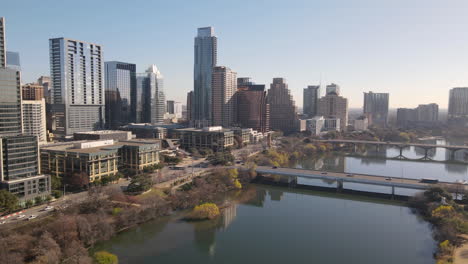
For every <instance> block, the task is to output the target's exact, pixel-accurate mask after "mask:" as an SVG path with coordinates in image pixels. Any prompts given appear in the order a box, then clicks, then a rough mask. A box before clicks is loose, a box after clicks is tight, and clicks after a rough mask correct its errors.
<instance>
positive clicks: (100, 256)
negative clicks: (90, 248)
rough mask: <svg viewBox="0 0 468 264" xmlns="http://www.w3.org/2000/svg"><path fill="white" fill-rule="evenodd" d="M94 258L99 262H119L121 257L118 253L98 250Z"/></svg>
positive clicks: (106, 263)
mask: <svg viewBox="0 0 468 264" xmlns="http://www.w3.org/2000/svg"><path fill="white" fill-rule="evenodd" d="M94 260H95V262H96V263H97V264H118V263H119V259H118V258H117V256H116V255H114V254H112V253H109V252H107V251H98V252H96V253H94Z"/></svg>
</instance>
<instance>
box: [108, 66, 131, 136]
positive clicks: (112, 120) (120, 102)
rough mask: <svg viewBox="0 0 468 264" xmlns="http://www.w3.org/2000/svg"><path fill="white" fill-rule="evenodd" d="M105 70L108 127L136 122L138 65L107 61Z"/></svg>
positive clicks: (113, 127)
mask: <svg viewBox="0 0 468 264" xmlns="http://www.w3.org/2000/svg"><path fill="white" fill-rule="evenodd" d="M104 68H105V80H106V81H105V83H106V88H105V98H106V107H105V110H106V114H105V116H106V127H107V128H109V129H115V128H118V127H119V126H122V125H126V124H128V123H134V122H136V101H137V98H136V93H137V92H136V91H137V90H136V65H135V64H132V63H126V62H120V61H107V62H105V63H104Z"/></svg>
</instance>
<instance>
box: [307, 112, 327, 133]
mask: <svg viewBox="0 0 468 264" xmlns="http://www.w3.org/2000/svg"><path fill="white" fill-rule="evenodd" d="M306 127H307V129H306V130H307V131H309V132H310V133H311V134H312V135H315V136H317V135H320V134H321V133H322V131H323V129H324V127H325V118H323V116H314V117H313V118H311V119H307V120H306Z"/></svg>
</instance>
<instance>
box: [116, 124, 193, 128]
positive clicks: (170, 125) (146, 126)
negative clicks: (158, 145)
mask: <svg viewBox="0 0 468 264" xmlns="http://www.w3.org/2000/svg"><path fill="white" fill-rule="evenodd" d="M183 127H184V126H183V125H181V124H164V123H160V124H150V123H130V124H128V125H125V126H122V127H121V128H144V129H158V128H164V129H178V128H183Z"/></svg>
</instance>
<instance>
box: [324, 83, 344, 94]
mask: <svg viewBox="0 0 468 264" xmlns="http://www.w3.org/2000/svg"><path fill="white" fill-rule="evenodd" d="M328 94H336V95H340V86H339V85H338V84H334V83H331V84H329V85H327V87H326V93H325V95H328Z"/></svg>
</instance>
